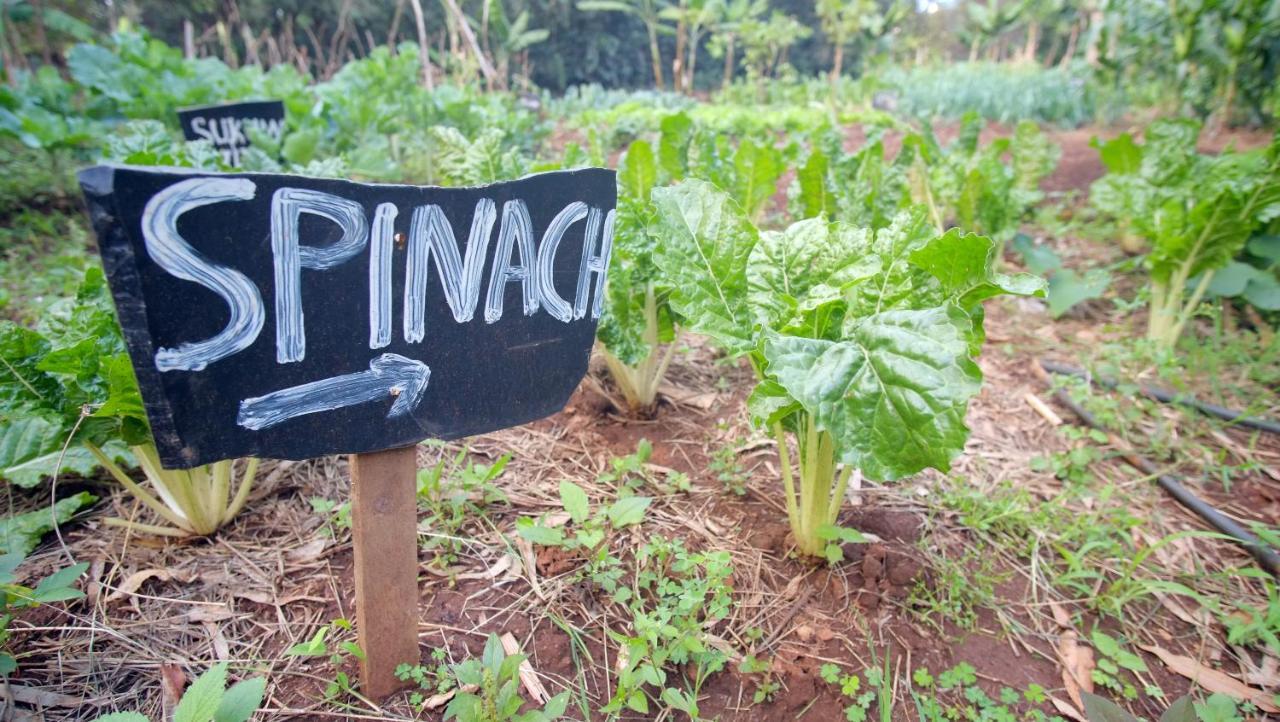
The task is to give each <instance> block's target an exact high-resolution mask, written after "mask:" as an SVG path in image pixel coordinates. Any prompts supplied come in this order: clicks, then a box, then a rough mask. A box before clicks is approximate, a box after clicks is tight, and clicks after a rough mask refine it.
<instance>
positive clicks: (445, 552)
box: [418, 448, 511, 567]
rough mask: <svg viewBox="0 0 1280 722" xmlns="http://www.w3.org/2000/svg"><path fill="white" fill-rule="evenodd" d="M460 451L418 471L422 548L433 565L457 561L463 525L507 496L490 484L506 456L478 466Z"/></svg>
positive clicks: (504, 465)
mask: <svg viewBox="0 0 1280 722" xmlns="http://www.w3.org/2000/svg"><path fill="white" fill-rule="evenodd" d="M469 453H470V450H469V449H466V448H463V449H461V450H459V451H458V453H457V454H456V455H455V456H454V457H453V458H452V459H448V458H442V459H441V460H440V461H439V462H437V463H436V464H435V465H433V466H429V467H427V468H425V469H419V470H418V506H419V507H420V508H421V509H422V510H424V511H425V512H426V516H425V517H424V519H423V521H422V524H423V525H424V526H425V527H426V528H427V530H428V531H427V536H426V538H425V539H424V540H423V543H422V546H423V548H424V549H426V550H427V551H434V552H435V553H436V558H435V562H434V563H435V564H437V565H439V566H441V567H447V566H449V565H451V564H453V563H454V562H456V561H457V559H458V553H459V552H460V551H461V546H462V543H463V536H462V533H461V532H462V530H463V528H464V527H465V526H466V524H467V522H468V521H469V520H471V519H472V518H474V517H477V516H480V515H481V514H483V513H484V509H485V508H486V507H488V506H489V505H490V504H495V503H498V502H505V501H506V500H507V495H506V494H505V493H503V491H502V490H501V489H499V488H498V486H497V485H496V484H495V483H494V482H495V481H497V479H498V477H500V476H502V472H503V470H505V469H506V467H507V463H508V462H510V461H511V455H510V454H504V455H503V456H501V457H498V459H497V460H496V461H494V463H492V464H478V463H476V462H475V461H473V460H471V459H469V458H468V454H469Z"/></svg>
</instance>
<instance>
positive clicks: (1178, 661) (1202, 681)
mask: <svg viewBox="0 0 1280 722" xmlns="http://www.w3.org/2000/svg"><path fill="white" fill-rule="evenodd" d="M1138 646H1139V647H1141V648H1142V649H1144V650H1146V651H1148V652H1150V653H1152V654H1154V655H1155V656H1157V657H1159V658H1160V661H1161V662H1164V664H1165V666H1166V667H1168V668H1169V669H1170V670H1172V671H1174V672H1177V673H1178V674H1180V675H1182V676H1183V677H1186V678H1187V679H1189V680H1191V681H1192V682H1194V683H1195V684H1198V685H1200V686H1201V687H1204V688H1205V689H1207V690H1208V691H1210V692H1221V693H1223V694H1225V695H1228V696H1230V697H1235V698H1236V699H1242V700H1247V701H1249V702H1252V703H1253V704H1254V705H1255V706H1256V707H1257V708H1258V709H1260V710H1262V711H1264V712H1272V713H1275V712H1280V707H1277V706H1276V704H1275V702H1273V701H1272V700H1271V695H1269V694H1267V693H1266V692H1263V691H1262V690H1260V689H1257V688H1254V687H1250V686H1249V685H1247V684H1245V683H1244V682H1241V681H1240V680H1238V679H1236V678H1235V677H1232V676H1231V675H1229V674H1227V673H1226V672H1221V671H1219V670H1216V669H1213V668H1211V667H1206V666H1204V665H1203V664H1200V663H1199V662H1197V661H1196V660H1194V659H1192V658H1190V657H1186V656H1183V655H1181V654H1174V653H1173V652H1170V651H1169V650H1167V649H1165V648H1163V647H1149V646H1146V645H1138Z"/></svg>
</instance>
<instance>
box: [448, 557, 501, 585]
mask: <svg viewBox="0 0 1280 722" xmlns="http://www.w3.org/2000/svg"><path fill="white" fill-rule="evenodd" d="M510 568H511V557H509V556H507V555H506V554H503V555H502V556H501V557H498V561H496V562H494V563H493V566H491V567H489V568H488V569H486V570H484V571H482V572H467V573H466V574H459V575H458V576H457V578H458V579H497V578H498V577H500V576H502V573H503V572H505V571H507V570H508V569H510Z"/></svg>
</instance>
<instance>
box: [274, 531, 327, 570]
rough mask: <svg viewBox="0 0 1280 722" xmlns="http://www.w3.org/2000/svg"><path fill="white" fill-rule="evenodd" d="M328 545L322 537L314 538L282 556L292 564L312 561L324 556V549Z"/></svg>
mask: <svg viewBox="0 0 1280 722" xmlns="http://www.w3.org/2000/svg"><path fill="white" fill-rule="evenodd" d="M328 543H329V540H328V539H325V538H324V537H316V538H315V539H312V540H311V541H309V542H307V543H306V544H303V545H302V546H300V547H298V548H296V549H290V550H289V552H288V553H287V554H285V555H284V556H285V558H286V559H288V560H289V561H291V562H293V563H294V564H302V563H305V562H309V561H314V560H316V559H319V558H320V555H321V554H324V548H325V546H327V545H328Z"/></svg>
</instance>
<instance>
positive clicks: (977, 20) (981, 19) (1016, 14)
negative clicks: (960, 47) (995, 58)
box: [966, 0, 1026, 62]
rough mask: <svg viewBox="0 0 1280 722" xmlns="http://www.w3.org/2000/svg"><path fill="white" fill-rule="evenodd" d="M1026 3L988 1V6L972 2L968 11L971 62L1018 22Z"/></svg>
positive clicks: (998, 0) (968, 6) (967, 7)
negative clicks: (984, 47)
mask: <svg viewBox="0 0 1280 722" xmlns="http://www.w3.org/2000/svg"><path fill="white" fill-rule="evenodd" d="M1025 7H1026V4H1025V2H1009V1H1008V0H1006V2H1005V3H1004V4H1003V5H1002V4H1001V3H1000V0H988V2H987V4H986V5H981V4H979V3H977V2H972V1H971V2H970V3H969V4H968V5H967V6H966V9H967V10H968V13H969V26H968V28H967V30H968V34H969V38H970V40H969V62H973V61H975V60H977V59H978V51H979V50H981V49H982V46H984V45H987V46H989V45H990V43H991V42H992V41H994V40H995V39H996V38H999V37H1000V36H1001V35H1003V34H1004V33H1005V31H1007V30H1009V29H1010V28H1011V27H1013V26H1014V24H1016V23H1017V22H1018V19H1019V18H1021V17H1022V13H1023V9H1024V8H1025Z"/></svg>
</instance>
